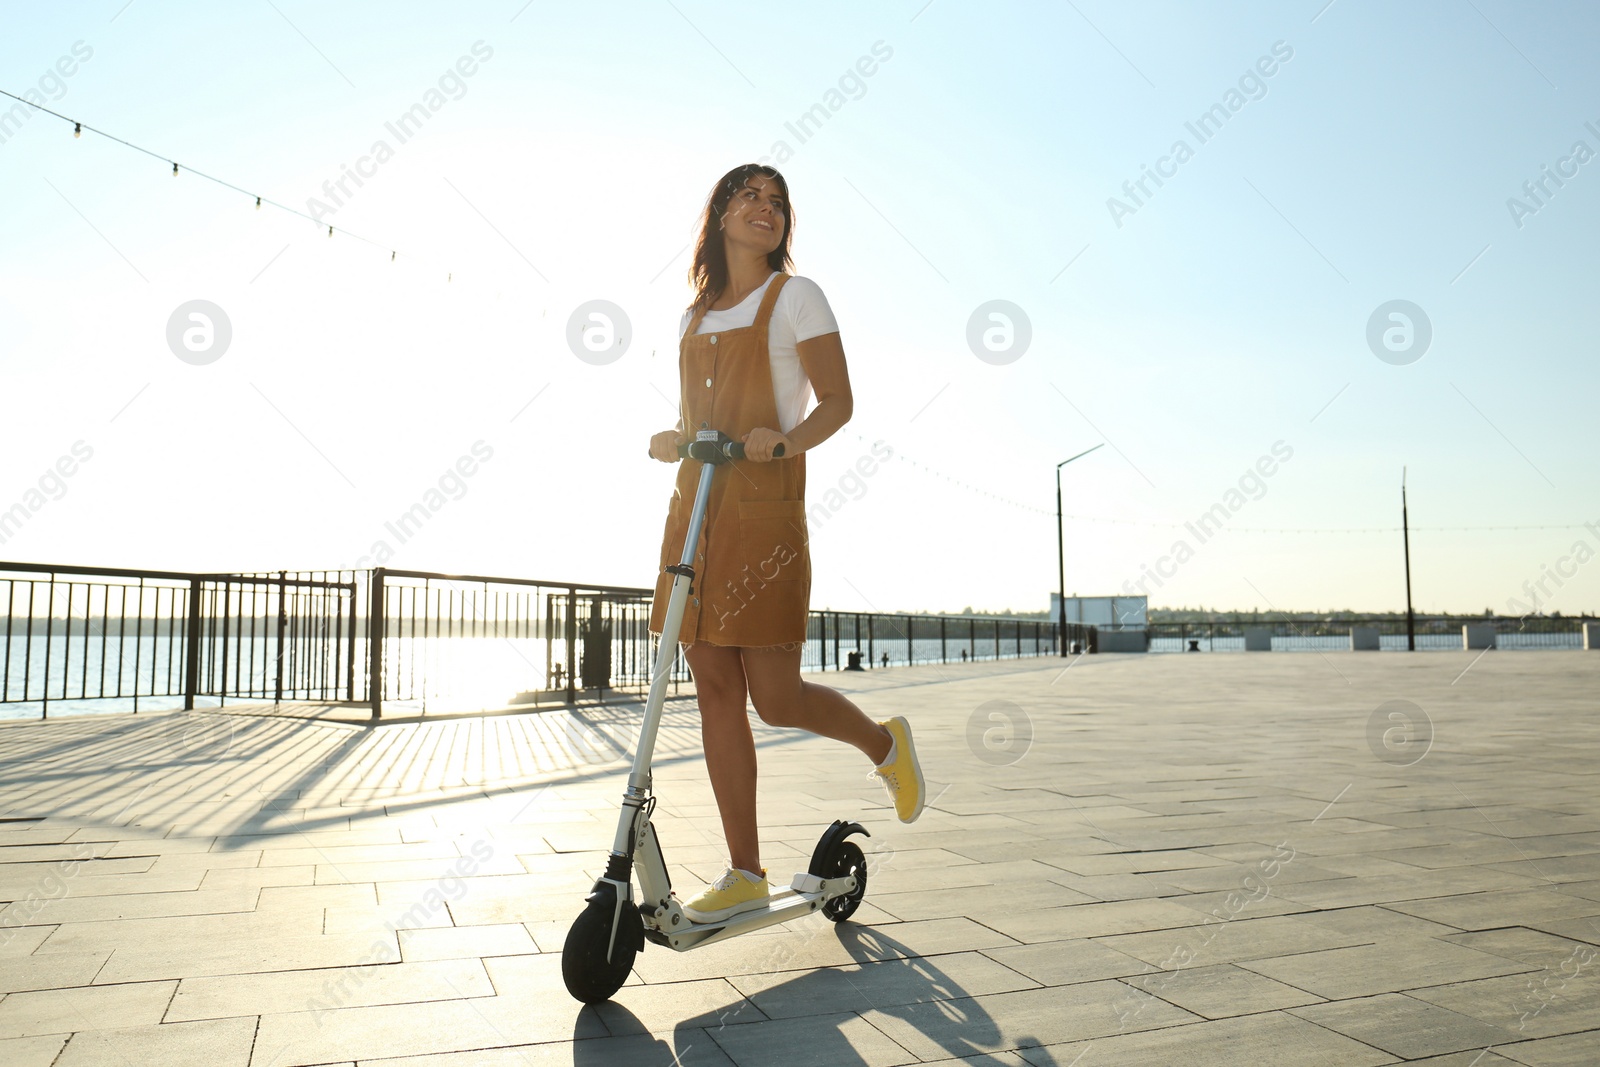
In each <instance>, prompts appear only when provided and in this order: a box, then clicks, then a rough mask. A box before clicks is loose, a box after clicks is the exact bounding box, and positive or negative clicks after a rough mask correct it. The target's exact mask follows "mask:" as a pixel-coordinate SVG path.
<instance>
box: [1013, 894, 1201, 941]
mask: <svg viewBox="0 0 1600 1067" xmlns="http://www.w3.org/2000/svg"><path fill="white" fill-rule="evenodd" d="M985 921H986V923H987V924H988V925H990V926H993V927H994V928H995V929H996V930H998V931H1000V932H1001V933H1003V934H1006V935H1008V936H1010V937H1012V938H1014V939H1015V940H1017V941H1023V942H1034V941H1060V940H1063V939H1065V938H1071V937H1103V936H1106V935H1109V934H1122V933H1131V932H1134V931H1139V930H1169V929H1173V928H1177V927H1185V926H1198V925H1200V923H1202V922H1204V921H1205V920H1204V917H1203V916H1202V915H1201V914H1200V913H1199V912H1197V911H1195V910H1194V909H1193V908H1186V907H1184V906H1183V905H1182V904H1175V903H1172V902H1171V901H1168V900H1120V901H1115V902H1110V903H1102V904H1075V905H1071V906H1068V907H1060V908H1037V909H1032V910H1027V911H1020V912H1018V913H1016V914H1015V915H1007V916H995V915H990V916H988V917H986V920H985Z"/></svg>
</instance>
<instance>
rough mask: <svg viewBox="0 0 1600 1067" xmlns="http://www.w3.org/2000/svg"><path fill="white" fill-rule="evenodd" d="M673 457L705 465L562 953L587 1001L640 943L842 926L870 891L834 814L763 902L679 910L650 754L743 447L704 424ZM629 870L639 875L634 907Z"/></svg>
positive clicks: (629, 964) (596, 998)
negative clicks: (819, 917)
mask: <svg viewBox="0 0 1600 1067" xmlns="http://www.w3.org/2000/svg"><path fill="white" fill-rule="evenodd" d="M782 448H783V446H782V445H779V446H778V448H777V449H776V450H775V451H774V456H775V457H776V456H781V455H782V454H783V452H782ZM678 454H679V456H680V457H683V458H686V459H692V460H696V461H698V462H699V463H700V464H701V467H700V484H699V488H698V489H697V490H696V492H695V498H694V510H693V512H692V513H691V514H690V517H689V531H688V535H687V536H686V537H685V538H684V541H683V558H682V559H681V560H680V561H679V562H678V563H677V564H675V565H673V566H669V567H667V568H666V569H667V571H668V572H669V573H670V574H672V575H673V579H672V592H671V594H670V596H669V598H668V600H667V613H666V618H665V621H664V622H663V623H662V627H661V643H660V645H659V646H658V648H657V649H656V660H655V668H654V672H653V673H652V674H651V677H650V699H649V701H648V702H647V703H646V704H645V712H644V723H643V726H642V727H641V728H640V731H639V747H638V748H637V750H635V752H634V754H633V770H632V772H631V773H630V774H629V775H628V789H627V792H625V793H624V794H623V795H622V810H621V812H620V814H619V817H618V819H617V834H616V838H615V841H614V843H613V844H612V846H611V857H610V859H609V860H608V861H607V863H606V869H605V873H604V874H603V875H601V877H600V878H599V880H597V881H596V882H595V883H594V888H593V889H592V890H590V892H589V895H588V896H587V897H586V898H584V899H585V900H586V901H587V902H588V906H587V907H585V908H584V909H583V911H582V913H581V914H579V916H578V918H577V920H576V921H575V922H573V924H572V929H571V930H569V931H568V932H567V940H566V944H565V945H564V946H563V947H562V949H561V977H562V979H563V980H564V981H565V982H566V985H567V992H569V993H571V994H572V995H573V996H574V997H576V998H577V999H578V1000H581V1001H583V1002H584V1003H586V1004H599V1003H601V1002H603V1001H606V1000H610V999H611V995H612V994H613V993H615V992H616V991H617V990H618V989H619V988H621V986H622V983H623V982H624V981H626V980H627V977H628V972H629V971H631V970H632V969H633V960H634V957H635V956H636V955H637V954H638V953H640V952H642V951H644V943H645V941H646V940H649V941H653V942H655V943H656V944H658V945H663V946H665V947H667V948H670V949H673V950H675V951H678V952H687V951H688V950H689V949H692V948H699V947H700V946H701V945H710V944H714V943H715V942H718V941H726V940H727V939H728V938H730V937H737V936H738V935H740V934H745V933H749V932H750V931H752V930H759V929H761V928H762V927H764V926H771V925H773V924H774V923H781V922H788V921H789V920H790V919H797V918H799V917H801V916H802V915H807V914H809V913H811V912H814V911H817V910H819V909H820V910H821V911H822V913H823V914H824V915H826V916H827V917H828V918H830V919H832V920H833V921H834V922H842V921H843V920H845V919H847V918H849V917H850V916H851V915H852V914H853V913H854V912H855V910H856V908H857V907H858V906H859V905H860V903H861V899H862V898H863V897H864V896H866V893H867V864H866V857H865V856H863V855H862V852H861V848H860V846H858V845H857V844H856V843H855V842H854V841H850V840H847V838H848V837H849V836H850V835H852V834H867V831H866V830H865V829H863V828H862V826H861V825H860V824H859V823H854V822H844V821H842V820H835V822H834V823H833V825H831V826H829V827H828V829H827V830H826V831H824V832H823V834H822V839H821V840H819V841H818V842H817V847H816V849H815V850H814V851H813V852H812V853H811V863H810V865H809V866H808V867H807V868H806V870H805V871H804V872H803V873H800V874H797V875H795V876H794V881H793V882H791V883H790V885H789V888H788V889H784V890H782V891H780V892H777V893H773V894H772V895H771V896H769V897H768V898H767V899H766V903H765V905H764V906H762V907H758V908H756V909H754V910H751V911H745V912H741V913H739V914H738V915H735V916H733V917H732V918H729V919H724V920H722V921H720V922H712V923H696V922H692V921H690V919H689V917H688V916H686V915H685V914H684V913H683V906H682V904H681V903H680V902H679V900H678V898H677V896H675V895H674V894H673V892H672V882H671V879H670V878H668V876H667V864H666V861H665V860H664V859H663V858H662V855H661V844H660V842H659V841H658V840H657V839H656V834H655V830H654V828H653V827H652V826H651V825H650V815H651V813H652V812H653V811H654V810H655V797H654V796H652V795H651V792H650V756H651V751H652V750H653V749H654V748H655V741H656V731H657V730H658V729H659V728H660V726H661V715H662V707H663V705H664V704H665V703H666V699H667V683H668V677H667V676H668V672H669V671H670V669H671V667H672V663H673V660H674V659H676V658H677V653H678V631H679V629H680V628H681V626H682V623H683V609H684V603H685V601H686V600H687V599H688V597H689V590H690V586H691V584H692V583H693V581H694V568H693V567H692V566H691V564H692V563H693V562H694V551H695V545H696V543H697V542H698V541H699V539H700V527H701V525H702V524H703V523H704V521H705V514H706V505H707V502H708V501H709V499H710V496H711V480H712V478H713V476H714V475H715V474H716V469H717V468H718V467H720V466H722V465H724V464H726V463H728V462H730V461H731V460H742V459H744V446H743V445H742V444H740V443H739V442H738V441H735V440H733V439H732V438H730V437H728V436H727V435H726V434H724V433H721V432H719V431H717V430H705V429H702V430H701V431H700V432H699V433H698V434H696V435H695V439H694V440H693V441H692V442H690V443H689V444H687V445H680V446H679V447H678ZM867 836H869V837H870V836H871V835H870V834H867ZM634 874H637V875H638V879H639V898H638V901H637V903H635V898H634V893H633V875H634Z"/></svg>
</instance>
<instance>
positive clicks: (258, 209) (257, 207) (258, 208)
mask: <svg viewBox="0 0 1600 1067" xmlns="http://www.w3.org/2000/svg"><path fill="white" fill-rule="evenodd" d="M256 210H257V211H260V210H261V198H260V197H259V196H258V197H256Z"/></svg>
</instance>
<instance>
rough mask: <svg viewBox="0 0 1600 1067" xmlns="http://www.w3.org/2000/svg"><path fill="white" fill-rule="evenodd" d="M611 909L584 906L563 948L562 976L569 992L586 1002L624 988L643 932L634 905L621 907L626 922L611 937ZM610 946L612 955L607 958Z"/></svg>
mask: <svg viewBox="0 0 1600 1067" xmlns="http://www.w3.org/2000/svg"><path fill="white" fill-rule="evenodd" d="M611 918H612V910H611V909H610V908H603V907H589V908H585V909H583V912H582V914H580V915H579V916H578V918H577V920H576V921H574V922H573V924H572V929H570V930H568V931H567V940H566V944H564V945H563V946H562V948H561V978H562V980H563V981H564V982H566V984H567V992H568V993H571V994H572V995H573V997H574V998H575V999H577V1000H581V1001H583V1002H584V1003H585V1004H600V1003H603V1002H605V1001H607V1000H610V999H611V996H612V994H613V993H615V992H616V991H617V990H619V989H621V988H622V983H623V982H626V981H627V980H628V972H629V971H631V970H633V959H634V957H635V956H637V955H638V950H637V949H635V948H634V947H633V946H634V945H635V944H636V943H637V942H638V941H639V940H640V939H641V938H642V937H643V936H644V923H643V922H642V921H641V920H640V918H639V913H638V911H636V910H635V909H634V908H633V907H632V906H631V905H630V906H625V907H624V908H623V909H622V916H621V921H622V924H623V926H622V927H621V928H620V929H618V930H617V937H616V942H615V944H613V943H612V940H611ZM608 947H609V948H610V951H611V958H610V959H609V960H608V959H607V958H606V950H607V948H608Z"/></svg>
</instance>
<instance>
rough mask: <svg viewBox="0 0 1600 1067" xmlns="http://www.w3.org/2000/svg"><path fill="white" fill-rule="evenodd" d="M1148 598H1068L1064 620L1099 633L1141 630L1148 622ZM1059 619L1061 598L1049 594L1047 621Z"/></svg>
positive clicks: (1058, 595)
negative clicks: (1082, 624) (1096, 630)
mask: <svg viewBox="0 0 1600 1067" xmlns="http://www.w3.org/2000/svg"><path fill="white" fill-rule="evenodd" d="M1149 613H1150V598H1149V597H1143V596H1069V597H1067V621H1068V622H1081V623H1084V624H1086V625H1089V626H1098V627H1100V628H1101V629H1102V630H1142V629H1144V628H1145V626H1146V625H1147V624H1148V622H1149ZM1060 618H1061V595H1060V594H1059V593H1051V594H1050V621H1051V622H1055V621H1056V620H1058V619H1060Z"/></svg>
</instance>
